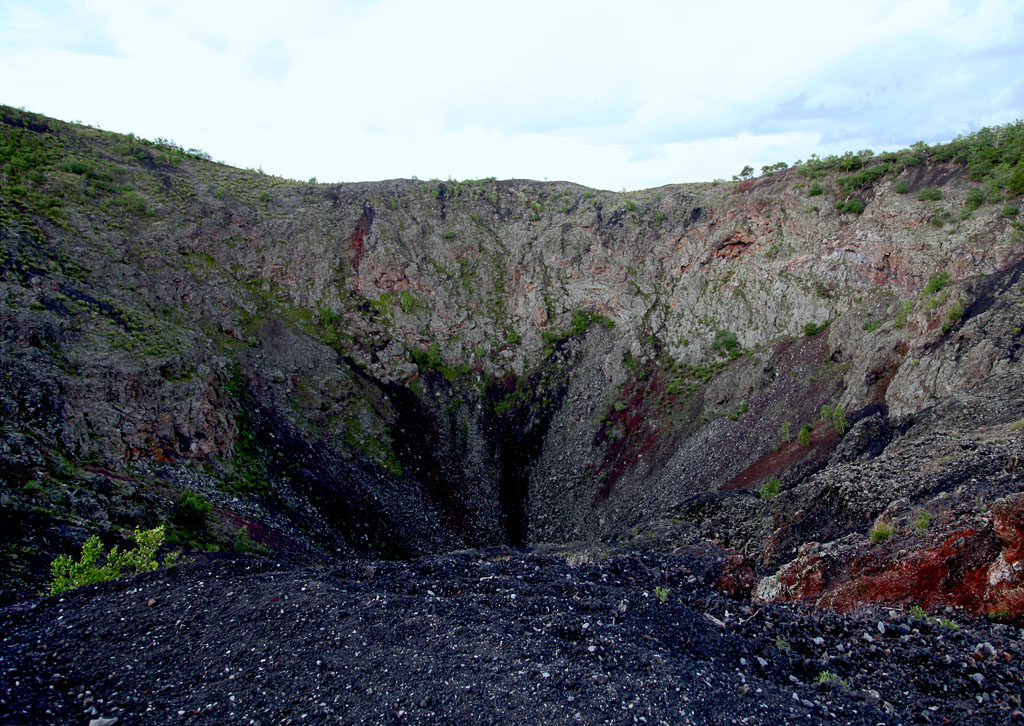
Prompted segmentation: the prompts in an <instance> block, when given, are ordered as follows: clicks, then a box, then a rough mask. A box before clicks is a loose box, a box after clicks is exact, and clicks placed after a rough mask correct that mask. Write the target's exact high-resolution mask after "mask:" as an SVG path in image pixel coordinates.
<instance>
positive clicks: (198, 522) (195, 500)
mask: <svg viewBox="0 0 1024 726" xmlns="http://www.w3.org/2000/svg"><path fill="white" fill-rule="evenodd" d="M209 513H210V503H209V502H208V501H206V499H205V498H204V497H203V495H202V494H199V493H197V492H194V491H192V490H190V489H186V490H185V491H183V492H182V493H181V496H179V497H178V509H177V511H176V512H175V513H174V521H175V522H176V523H177V524H178V525H179V526H181V527H183V528H185V529H191V530H198V529H202V528H203V527H205V526H206V515H207V514H209Z"/></svg>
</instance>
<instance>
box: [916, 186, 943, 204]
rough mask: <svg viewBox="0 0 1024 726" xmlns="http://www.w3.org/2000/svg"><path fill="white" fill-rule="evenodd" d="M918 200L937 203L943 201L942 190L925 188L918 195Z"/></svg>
mask: <svg viewBox="0 0 1024 726" xmlns="http://www.w3.org/2000/svg"><path fill="white" fill-rule="evenodd" d="M917 199H918V201H921V202H937V201H939V200H940V199H942V190H941V189H938V188H936V187H925V188H924V189H922V190H921V192H920V194H918V195H917Z"/></svg>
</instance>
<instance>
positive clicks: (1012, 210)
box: [1003, 204, 1020, 217]
mask: <svg viewBox="0 0 1024 726" xmlns="http://www.w3.org/2000/svg"><path fill="white" fill-rule="evenodd" d="M1018 214H1020V208H1019V207H1015V206H1014V205H1012V204H1007V205H1005V206H1004V207H1003V216H1004V217H1016V216H1017V215H1018Z"/></svg>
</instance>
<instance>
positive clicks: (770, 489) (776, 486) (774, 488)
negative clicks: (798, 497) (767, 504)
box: [757, 476, 782, 499]
mask: <svg viewBox="0 0 1024 726" xmlns="http://www.w3.org/2000/svg"><path fill="white" fill-rule="evenodd" d="M781 489H782V482H780V481H779V479H778V477H774V476H773V477H772V478H771V479H769V480H768V481H766V482H765V483H764V484H763V485H761V488H760V489H758V490H757V493H758V494H760V495H761V499H774V498H775V497H777V496H779V491H781Z"/></svg>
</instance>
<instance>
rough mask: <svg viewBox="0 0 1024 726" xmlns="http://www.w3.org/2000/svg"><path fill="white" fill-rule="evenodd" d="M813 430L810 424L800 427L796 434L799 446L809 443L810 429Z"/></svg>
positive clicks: (808, 444)
mask: <svg viewBox="0 0 1024 726" xmlns="http://www.w3.org/2000/svg"><path fill="white" fill-rule="evenodd" d="M813 430H814V429H812V428H811V425H810V424H804V427H803V428H802V429H800V433H798V434H797V435H796V440H797V441H799V442H800V445H801V446H810V445H811V431H813Z"/></svg>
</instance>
